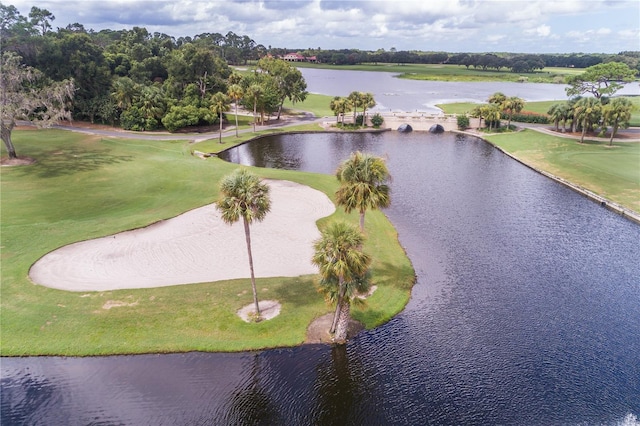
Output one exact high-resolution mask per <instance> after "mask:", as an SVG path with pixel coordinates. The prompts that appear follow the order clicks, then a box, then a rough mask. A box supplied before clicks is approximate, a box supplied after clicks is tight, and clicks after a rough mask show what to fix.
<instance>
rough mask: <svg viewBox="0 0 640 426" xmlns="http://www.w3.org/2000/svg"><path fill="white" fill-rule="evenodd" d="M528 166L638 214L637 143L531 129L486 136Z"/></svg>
mask: <svg viewBox="0 0 640 426" xmlns="http://www.w3.org/2000/svg"><path fill="white" fill-rule="evenodd" d="M485 139H487V140H488V141H490V142H491V143H494V144H496V145H498V146H500V147H501V148H503V149H504V150H505V151H507V152H509V153H511V154H513V155H515V156H516V157H518V158H519V159H521V160H522V161H524V162H525V163H527V164H530V165H532V166H534V167H536V168H539V169H542V170H545V171H548V172H550V173H553V174H554V175H557V176H559V177H562V178H564V179H566V180H568V181H570V182H573V183H575V184H577V185H579V186H581V187H583V188H586V189H589V190H590V191H593V192H595V193H597V194H600V195H602V196H603V197H606V198H608V199H610V200H612V201H614V202H616V203H618V204H621V205H623V206H625V207H627V208H630V209H632V210H634V211H636V212H640V143H638V142H617V143H615V142H614V145H613V147H609V146H608V141H598V142H592V141H589V142H585V143H584V144H580V143H578V142H577V141H575V140H573V139H568V138H562V137H557V136H553V135H546V134H542V133H539V132H536V131H534V130H524V131H522V132H517V133H509V134H503V135H494V136H485Z"/></svg>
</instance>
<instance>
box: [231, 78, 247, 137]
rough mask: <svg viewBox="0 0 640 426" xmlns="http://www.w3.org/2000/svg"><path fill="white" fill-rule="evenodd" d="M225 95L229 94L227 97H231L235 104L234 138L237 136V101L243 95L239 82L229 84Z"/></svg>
mask: <svg viewBox="0 0 640 426" xmlns="http://www.w3.org/2000/svg"><path fill="white" fill-rule="evenodd" d="M227 95H229V97H230V98H231V99H233V101H234V104H235V106H236V138H237V137H238V102H239V101H240V99H242V97H243V96H244V90H242V86H240V85H239V84H232V85H231V86H229V89H227Z"/></svg>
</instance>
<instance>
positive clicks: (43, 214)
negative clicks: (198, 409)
mask: <svg viewBox="0 0 640 426" xmlns="http://www.w3.org/2000/svg"><path fill="white" fill-rule="evenodd" d="M247 137H248V136H247ZM13 138H14V142H15V144H16V148H17V150H18V154H20V155H25V156H30V157H34V158H36V159H37V163H36V164H34V165H31V166H21V167H11V168H7V167H3V168H2V175H1V187H0V189H1V192H0V194H1V197H2V200H1V201H2V203H1V206H0V213H1V217H2V221H1V224H0V226H1V228H0V231H1V234H0V235H1V250H2V251H1V262H2V265H1V266H2V277H1V279H2V282H1V285H2V286H1V296H2V297H1V301H0V304H1V305H0V306H1V309H0V324H1V326H2V330H1V331H2V333H1V336H0V347H1V351H2V355H3V356H20V355H104V354H116V353H163V352H184V351H240V350H251V349H260V348H270V347H282V346H292V345H298V344H300V343H301V342H302V341H303V339H304V337H305V332H306V327H307V326H308V325H309V323H310V322H311V321H312V320H313V319H314V318H316V317H318V316H320V315H322V314H325V313H327V312H330V311H331V308H330V307H329V306H327V305H326V304H325V302H324V300H323V298H322V297H321V295H319V294H318V293H317V292H316V289H315V278H316V277H315V276H303V277H298V278H269V279H259V280H258V289H260V297H261V298H263V299H265V298H270V299H277V300H279V301H280V302H281V304H282V312H281V314H280V315H279V316H278V317H276V318H274V319H273V320H270V321H264V322H262V323H259V324H247V323H244V322H243V321H242V320H240V318H238V317H237V316H236V314H235V312H236V311H237V310H238V309H239V308H240V307H242V306H244V305H247V304H249V303H251V300H252V296H251V287H250V283H249V280H248V279H247V280H231V281H219V282H212V283H201V284H192V285H181V286H173V287H161V288H152V289H140V290H118V291H101V292H67V291H61V290H54V289H49V288H45V287H42V286H39V285H34V284H33V283H32V282H31V281H30V280H29V278H28V271H29V268H30V266H31V265H32V264H33V263H34V262H35V261H36V260H37V259H38V258H40V257H41V256H43V255H45V254H46V253H48V252H50V251H52V250H54V249H56V248H58V247H61V246H63V245H66V244H69V243H72V242H76V241H80V240H86V239H90V238H96V237H100V236H105V235H110V234H113V233H116V232H119V231H123V230H128V229H133V228H137V227H141V226H146V225H148V224H150V223H153V222H155V221H158V220H160V219H166V218H170V217H173V216H176V215H178V214H180V213H182V212H184V211H187V210H190V209H193V208H195V207H199V206H202V205H205V204H208V203H211V202H212V201H214V200H215V199H216V197H217V192H218V189H217V183H218V181H219V180H220V178H221V177H222V176H224V175H225V174H227V173H229V172H230V171H231V170H233V169H235V168H236V167H238V166H237V165H234V164H228V163H225V162H223V161H221V160H218V159H208V160H202V159H199V158H197V157H194V156H192V155H190V150H191V149H193V147H194V145H188V144H187V143H186V142H185V141H173V142H167V141H140V140H126V139H113V138H109V139H102V138H99V137H93V136H87V135H82V134H78V133H73V132H65V131H60V130H29V131H14V135H13ZM216 144H217V143H216ZM217 145H219V144H217ZM225 145H226V146H229V145H230V143H226V144H225ZM196 146H197V145H196ZM3 153H4V151H3ZM255 170H256V172H257V173H259V174H260V175H262V176H264V177H270V178H277V179H288V180H292V181H296V182H299V183H302V184H305V185H309V186H312V187H314V188H316V189H319V190H321V191H324V192H325V193H327V194H328V195H329V196H330V197H332V198H333V193H334V191H335V189H336V187H337V182H336V181H335V178H334V177H332V176H324V175H318V174H311V173H302V172H290V171H282V170H270V169H255ZM331 219H345V220H348V221H350V222H353V223H354V224H356V223H357V220H358V218H357V215H355V214H351V215H346V214H345V213H344V212H342V211H337V212H336V213H335V214H334V215H333V216H332V217H331ZM328 220H330V219H326V218H325V219H322V220H321V221H320V225H321V226H322V224H324V223H326V222H327V221H328ZM367 228H368V230H369V232H368V234H369V239H368V241H367V243H366V246H365V250H366V251H367V252H369V253H370V254H371V255H372V257H373V258H374V259H375V260H374V265H373V276H374V280H375V284H377V285H378V290H377V291H376V293H375V294H374V295H373V296H372V297H371V298H370V299H369V301H368V304H367V306H366V307H365V308H363V309H355V310H354V311H353V315H354V317H355V318H356V319H359V320H361V321H362V322H363V323H364V324H365V325H366V327H368V328H371V327H375V326H377V325H379V324H381V323H384V322H385V321H388V320H389V319H391V318H392V317H393V316H394V315H395V314H397V313H398V312H399V311H401V310H402V309H403V308H404V306H405V304H406V303H407V301H408V300H409V296H410V291H411V287H412V285H413V280H414V272H413V269H412V267H411V264H410V262H409V260H408V259H407V257H406V255H405V253H404V251H403V249H402V247H401V246H400V244H399V243H398V241H397V235H396V232H395V230H394V228H393V227H392V225H391V224H390V222H389V221H388V220H387V219H386V218H385V217H384V215H382V214H381V213H379V212H372V213H370V214H367ZM108 301H119V302H123V303H126V304H127V306H120V307H114V308H111V309H105V308H104V306H105V303H107V302H108Z"/></svg>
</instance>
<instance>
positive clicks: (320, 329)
mask: <svg viewBox="0 0 640 426" xmlns="http://www.w3.org/2000/svg"><path fill="white" fill-rule="evenodd" d="M332 321H333V313H330V314H326V315H323V316H321V317H318V318H316V319H315V320H313V321H312V322H311V324H309V327H307V337H306V339H305V341H304V342H305V343H333V340H332V339H331V335H330V334H329V328H331V322H332ZM362 330H364V325H362V323H360V322H358V321H356V320H354V319H352V320H351V321H349V326H348V328H347V339H352V338H353V337H355V336H356V335H357V334H358V333H359V332H361V331H362Z"/></svg>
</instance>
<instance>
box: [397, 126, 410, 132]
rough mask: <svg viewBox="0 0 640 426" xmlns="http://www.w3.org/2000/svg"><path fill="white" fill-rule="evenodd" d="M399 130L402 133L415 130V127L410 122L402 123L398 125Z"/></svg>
mask: <svg viewBox="0 0 640 426" xmlns="http://www.w3.org/2000/svg"><path fill="white" fill-rule="evenodd" d="M398 131H399V132H400V133H409V132H411V131H413V127H411V125H409V124H401V125H400V127H398Z"/></svg>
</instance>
